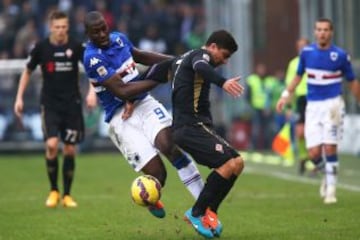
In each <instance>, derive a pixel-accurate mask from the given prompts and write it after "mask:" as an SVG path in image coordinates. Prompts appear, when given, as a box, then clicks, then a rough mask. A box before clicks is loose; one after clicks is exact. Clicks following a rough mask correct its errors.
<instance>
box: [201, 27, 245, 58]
mask: <svg viewBox="0 0 360 240" xmlns="http://www.w3.org/2000/svg"><path fill="white" fill-rule="evenodd" d="M212 43H215V44H216V45H218V46H219V47H220V48H224V49H227V50H229V51H230V52H231V53H234V52H236V51H237V49H238V45H237V43H236V41H235V39H234V37H233V36H232V35H231V34H230V33H229V32H227V31H226V30H218V31H215V32H213V33H212V34H211V35H210V36H209V38H208V39H207V41H206V44H205V45H206V46H209V45H210V44H212Z"/></svg>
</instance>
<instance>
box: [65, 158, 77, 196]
mask: <svg viewBox="0 0 360 240" xmlns="http://www.w3.org/2000/svg"><path fill="white" fill-rule="evenodd" d="M62 170H63V183H64V195H70V189H71V184H72V181H73V178H74V170H75V159H74V157H73V156H64V163H63V169H62Z"/></svg>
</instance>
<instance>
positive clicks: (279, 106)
mask: <svg viewBox="0 0 360 240" xmlns="http://www.w3.org/2000/svg"><path fill="white" fill-rule="evenodd" d="M300 81H301V76H298V75H296V76H295V77H294V79H293V80H292V81H291V83H290V84H289V86H287V87H286V89H285V90H284V91H283V92H282V94H281V97H280V98H279V100H278V101H277V103H276V111H277V112H279V113H280V112H282V110H283V109H284V106H285V105H286V104H287V103H289V101H290V99H291V96H292V94H293V93H294V91H295V89H296V87H297V85H299V83H300Z"/></svg>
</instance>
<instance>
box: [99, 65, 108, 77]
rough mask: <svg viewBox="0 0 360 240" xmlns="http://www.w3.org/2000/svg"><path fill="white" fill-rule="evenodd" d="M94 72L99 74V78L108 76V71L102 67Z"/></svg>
mask: <svg viewBox="0 0 360 240" xmlns="http://www.w3.org/2000/svg"><path fill="white" fill-rule="evenodd" d="M96 72H97V73H98V74H99V76H100V77H104V76H106V75H107V74H108V71H107V70H106V68H105V67H104V66H100V67H98V68H97V69H96Z"/></svg>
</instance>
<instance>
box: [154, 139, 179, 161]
mask: <svg viewBox="0 0 360 240" xmlns="http://www.w3.org/2000/svg"><path fill="white" fill-rule="evenodd" d="M158 150H159V151H160V152H161V153H162V154H164V155H165V156H166V157H167V158H168V159H172V158H173V155H174V153H175V152H176V147H175V145H174V144H173V143H172V142H171V141H168V142H162V143H161V144H159V146H158Z"/></svg>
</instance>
